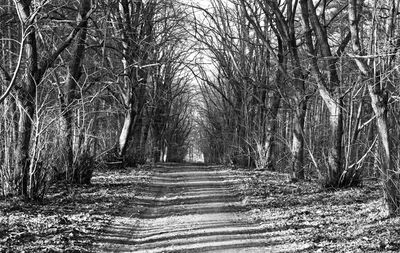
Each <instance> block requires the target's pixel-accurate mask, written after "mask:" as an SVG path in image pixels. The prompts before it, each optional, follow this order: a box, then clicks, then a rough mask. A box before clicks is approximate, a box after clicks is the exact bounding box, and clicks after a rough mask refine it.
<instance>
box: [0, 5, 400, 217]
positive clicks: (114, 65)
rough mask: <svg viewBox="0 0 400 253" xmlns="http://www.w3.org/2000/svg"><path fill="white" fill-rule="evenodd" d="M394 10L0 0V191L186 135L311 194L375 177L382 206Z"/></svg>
mask: <svg viewBox="0 0 400 253" xmlns="http://www.w3.org/2000/svg"><path fill="white" fill-rule="evenodd" d="M398 15H399V1H395V0H377V1H370V0H364V1H361V0H358V1H357V0H338V1H330V0H320V1H313V0H211V1H210V2H209V4H205V3H204V2H202V3H200V4H196V3H191V2H189V1H187V2H186V1H181V2H179V1H177V0H170V1H161V0H74V1H67V0H41V1H31V0H24V1H11V0H4V1H3V2H1V4H0V20H1V22H0V37H1V42H0V43H1V50H0V77H1V78H0V80H1V83H0V113H1V122H0V141H1V142H0V143H1V147H0V166H1V167H0V192H1V195H4V196H7V195H17V196H21V197H23V198H25V199H27V200H36V199H41V198H43V196H44V194H45V192H46V190H47V188H48V186H49V184H50V183H51V182H52V181H53V180H58V179H63V180H66V181H67V182H69V183H72V184H75V183H89V182H90V178H91V174H92V171H93V168H94V167H96V166H100V165H101V166H103V165H105V166H115V167H121V166H122V167H123V166H136V165H138V164H141V163H145V162H146V161H154V162H159V161H161V162H162V161H182V160H183V159H184V157H185V156H186V155H187V153H188V150H190V149H192V146H193V145H198V146H199V147H200V149H201V151H202V153H203V154H204V158H205V162H210V163H224V164H235V165H240V166H245V167H248V168H258V169H267V170H274V171H284V172H289V173H290V175H291V179H292V181H298V180H303V179H305V178H306V177H318V178H319V180H321V183H322V185H323V186H324V187H326V188H340V187H349V186H356V185H360V184H361V183H362V180H363V178H365V177H369V176H375V175H378V174H379V175H380V177H381V180H382V183H383V192H384V199H385V203H386V206H387V209H388V210H389V214H390V215H397V214H398V213H399V210H400V209H399V208H398V207H399V203H400V193H399V174H398V161H399V157H400V156H399V152H398V150H399V149H398V146H399V145H400V142H399V138H398V136H399V133H400V131H399V122H398V120H397V116H398V115H397V112H398V111H399V103H398V101H399V99H398V98H399V97H400V96H399V92H398V85H397V81H398V79H399V71H398V67H397V66H398V59H397V58H398V57H397V55H398V48H399V46H400V37H399V28H398V25H399V19H398ZM194 80H196V81H197V84H198V86H197V87H194V85H193V83H194ZM195 100H200V101H197V102H195ZM194 112H195V113H194ZM190 142H191V143H190ZM194 142H195V144H193V143H194Z"/></svg>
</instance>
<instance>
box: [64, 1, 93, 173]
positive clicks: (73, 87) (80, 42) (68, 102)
mask: <svg viewBox="0 0 400 253" xmlns="http://www.w3.org/2000/svg"><path fill="white" fill-rule="evenodd" d="M90 9H91V1H90V0H82V1H81V6H80V11H79V15H78V17H77V22H78V23H79V22H81V21H83V22H82V28H81V30H80V31H79V32H78V34H77V39H76V41H75V48H74V49H73V53H72V61H71V63H70V65H69V72H68V77H67V85H66V87H65V92H64V94H65V100H64V101H63V102H64V103H65V105H64V106H62V107H63V109H64V110H63V119H62V120H63V121H64V123H63V127H64V129H61V131H62V132H63V133H62V134H63V135H64V136H63V137H64V141H63V143H64V151H65V157H66V166H67V168H66V172H67V175H68V174H69V176H70V175H71V173H73V170H74V168H73V163H74V145H73V142H74V141H73V139H74V138H73V133H74V124H73V122H74V106H73V103H74V101H75V99H76V97H77V92H78V91H77V83H78V82H79V79H80V77H81V75H82V71H81V65H82V61H83V60H84V58H85V43H86V34H87V25H88V22H87V20H83V17H85V16H86V15H87V13H88V12H89V10H90Z"/></svg>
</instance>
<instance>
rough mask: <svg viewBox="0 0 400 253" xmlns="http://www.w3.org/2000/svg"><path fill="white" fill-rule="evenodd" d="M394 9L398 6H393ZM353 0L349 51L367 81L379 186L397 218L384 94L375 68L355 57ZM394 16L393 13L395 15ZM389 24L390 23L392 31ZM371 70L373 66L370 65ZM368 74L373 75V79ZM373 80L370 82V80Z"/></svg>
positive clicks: (352, 1)
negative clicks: (379, 153) (379, 151)
mask: <svg viewBox="0 0 400 253" xmlns="http://www.w3.org/2000/svg"><path fill="white" fill-rule="evenodd" d="M397 6H398V5H397ZM357 8H358V6H357V1H356V0H349V11H348V13H349V14H348V15H349V23H350V31H351V39H352V45H353V51H354V52H355V53H356V54H357V55H356V56H355V57H354V60H355V62H356V64H357V66H358V68H359V70H360V72H361V74H362V76H363V78H364V80H365V81H367V82H368V92H369V96H370V98H371V106H372V109H373V110H374V113H375V117H376V126H377V131H378V133H379V137H380V142H381V145H382V147H383V151H382V163H381V165H382V168H381V177H382V183H383V191H384V199H385V203H386V207H387V210H388V213H389V216H398V215H399V214H400V188H399V176H398V173H397V172H398V170H397V169H396V168H395V166H394V161H393V157H392V152H393V148H392V143H391V141H390V138H389V130H388V125H389V124H388V118H387V112H388V109H389V108H388V93H387V91H386V90H385V89H384V86H383V85H382V80H381V77H380V73H377V71H376V70H375V68H374V69H373V70H374V71H371V67H370V66H369V65H368V64H367V63H366V61H365V60H364V59H363V58H360V57H357V56H362V55H363V52H362V50H361V43H360V37H359V27H358V21H359V19H358V14H357ZM395 15H397V11H396V12H395ZM392 25H393V24H390V26H389V27H390V29H392V28H393V27H392ZM374 67H375V66H374ZM372 74H375V76H374V77H375V78H371V77H373V76H372ZM370 80H374V82H372V81H370Z"/></svg>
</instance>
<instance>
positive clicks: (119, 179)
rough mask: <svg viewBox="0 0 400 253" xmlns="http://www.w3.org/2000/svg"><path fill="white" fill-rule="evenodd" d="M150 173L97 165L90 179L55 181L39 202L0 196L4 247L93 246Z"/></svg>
mask: <svg viewBox="0 0 400 253" xmlns="http://www.w3.org/2000/svg"><path fill="white" fill-rule="evenodd" d="M148 173H149V170H148V168H145V167H141V168H139V169H126V170H101V171H95V172H94V176H93V178H92V184H91V185H89V186H74V187H71V186H69V185H66V184H57V185H53V186H52V187H51V188H50V189H49V192H48V194H47V196H46V197H45V198H44V200H43V201H42V202H40V203H25V202H22V201H20V200H19V199H16V198H12V199H10V198H7V199H0V252H91V245H92V243H93V241H94V239H95V236H96V234H98V233H99V232H100V230H101V229H102V228H103V227H104V226H105V225H106V224H108V222H109V221H110V220H111V219H112V217H113V216H115V215H118V213H119V212H120V211H121V210H123V209H124V208H125V207H127V205H129V201H130V200H131V199H132V198H133V197H134V196H135V194H136V193H137V187H138V185H139V184H140V182H143V181H144V180H146V179H147V178H148Z"/></svg>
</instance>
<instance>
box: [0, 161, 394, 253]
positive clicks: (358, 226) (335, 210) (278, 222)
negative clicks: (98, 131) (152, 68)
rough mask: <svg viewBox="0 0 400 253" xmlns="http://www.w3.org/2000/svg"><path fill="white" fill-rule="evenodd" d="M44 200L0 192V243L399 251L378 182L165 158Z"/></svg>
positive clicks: (26, 247) (104, 174) (80, 248)
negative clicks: (332, 180)
mask: <svg viewBox="0 0 400 253" xmlns="http://www.w3.org/2000/svg"><path fill="white" fill-rule="evenodd" d="M92 182H93V184H92V185H91V186H81V187H73V188H69V187H66V186H64V185H57V186H53V187H51V189H50V190H49V194H48V196H47V197H46V198H45V200H44V201H43V203H23V202H21V201H19V200H18V199H0V252H99V251H102V252H110V251H112V252H115V251H120V252H182V251H183V252H188V251H190V252H194V251H198V252H204V251H213V252H399V251H400V219H399V218H390V219H388V218H385V216H386V214H385V212H384V207H383V203H382V198H381V195H382V194H381V190H380V186H379V183H378V181H375V180H368V181H366V182H364V184H363V186H362V187H358V188H348V189H342V190H337V191H326V190H323V189H321V188H320V187H319V184H318V183H316V182H309V181H304V182H297V183H291V182H288V177H287V175H285V174H281V173H272V172H262V171H251V172H250V171H248V170H242V169H232V168H226V167H222V166H199V165H172V164H170V165H162V166H156V167H149V166H143V167H141V168H139V169H127V170H114V171H111V170H106V171H96V172H95V174H94V177H93V180H92Z"/></svg>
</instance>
